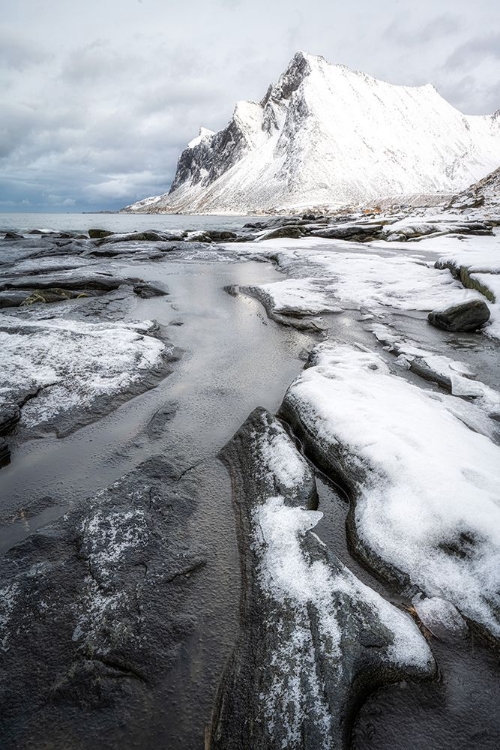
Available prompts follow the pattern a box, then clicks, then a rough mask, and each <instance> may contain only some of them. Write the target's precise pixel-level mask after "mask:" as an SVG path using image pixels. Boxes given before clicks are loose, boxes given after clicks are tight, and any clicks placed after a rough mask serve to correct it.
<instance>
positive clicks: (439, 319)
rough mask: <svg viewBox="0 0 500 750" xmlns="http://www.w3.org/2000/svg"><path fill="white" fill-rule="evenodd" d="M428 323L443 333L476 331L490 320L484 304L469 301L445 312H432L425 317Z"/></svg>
mask: <svg viewBox="0 0 500 750" xmlns="http://www.w3.org/2000/svg"><path fill="white" fill-rule="evenodd" d="M427 319H428V321H429V323H430V324H431V325H433V326H436V328H442V329H444V330H445V331H476V330H477V329H478V328H481V326H483V325H484V324H485V323H487V322H488V320H489V319H490V310H489V308H488V305H487V304H486V302H483V301H482V300H471V301H470V302H464V303H463V304H461V305H454V306H453V307H448V308H447V309H446V310H433V311H432V312H430V313H429V315H428V316H427Z"/></svg>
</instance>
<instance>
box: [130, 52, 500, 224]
mask: <svg viewBox="0 0 500 750" xmlns="http://www.w3.org/2000/svg"><path fill="white" fill-rule="evenodd" d="M499 164H500V110H499V111H498V112H496V113H495V114H494V115H491V116H465V115H462V114H461V113H460V112H459V111H458V110H456V109H454V108H453V107H452V106H451V105H450V104H448V102H446V101H445V100H444V99H443V98H442V97H441V96H440V95H439V94H438V92H437V91H436V89H435V88H434V87H433V86H431V85H426V86H418V87H405V86H396V85H393V84H390V83H385V82H384V81H378V80H376V79H375V78H372V77H370V76H367V75H365V74H363V73H359V72H352V71H351V70H349V69H348V68H346V67H345V66H343V65H331V64H329V63H328V62H326V60H324V58H322V57H315V56H313V55H308V54H305V53H302V52H299V53H297V54H296V55H295V57H294V58H293V60H292V61H291V63H290V65H289V66H288V68H287V70H286V71H285V73H284V74H283V75H282V76H281V78H280V79H279V81H278V83H277V84H276V85H274V86H270V88H269V90H268V92H267V94H266V96H265V97H264V99H263V100H262V101H261V102H260V103H258V104H257V103H255V102H238V104H237V105H236V109H235V111H234V115H233V118H232V120H231V121H230V123H229V125H228V126H227V128H225V129H224V130H221V131H220V132H218V133H215V134H211V132H210V131H207V130H205V129H202V130H201V132H200V135H199V136H198V138H195V139H194V140H193V141H191V143H190V144H189V146H188V148H187V149H185V151H184V152H183V153H182V154H181V156H180V159H179V162H178V166H177V173H176V175H175V179H174V181H173V183H172V187H171V189H170V192H169V193H168V194H165V195H162V196H159V197H156V198H148V199H146V200H145V201H140V202H139V203H135V204H133V205H132V206H129V207H127V209H125V210H128V211H154V212H162V211H165V212H186V213H200V212H201V213H203V212H213V213H217V212H222V213H231V212H236V213H251V212H265V211H274V210H287V209H300V208H306V207H313V206H329V207H335V206H341V205H346V204H357V203H364V202H367V201H372V200H374V199H378V198H383V197H387V196H398V195H410V194H416V193H436V192H454V191H458V190H462V189H464V188H465V187H467V186H468V185H470V184H471V183H472V182H475V181H477V180H478V179H481V178H482V177H484V176H485V175H486V174H488V172H491V171H492V170H493V169H496V168H497V167H498V165H499Z"/></svg>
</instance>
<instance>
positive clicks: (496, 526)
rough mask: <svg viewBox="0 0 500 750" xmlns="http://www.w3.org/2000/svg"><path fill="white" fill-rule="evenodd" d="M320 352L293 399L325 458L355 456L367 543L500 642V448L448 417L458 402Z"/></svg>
mask: <svg viewBox="0 0 500 750" xmlns="http://www.w3.org/2000/svg"><path fill="white" fill-rule="evenodd" d="M315 352H316V358H315V363H316V364H315V366H314V367H311V368H308V369H306V370H305V371H304V373H303V374H302V375H301V376H300V377H299V378H298V379H297V380H296V381H295V383H294V384H292V386H291V387H290V389H289V391H288V393H287V395H286V401H287V402H288V403H289V404H290V405H291V406H292V408H293V409H294V410H295V411H297V412H298V413H299V414H300V418H301V421H302V423H303V424H304V426H305V429H306V430H307V432H308V434H309V435H310V436H312V439H313V440H314V441H316V442H317V443H318V444H320V445H322V446H323V450H326V451H332V450H334V448H335V446H338V445H339V444H340V445H342V446H344V447H345V449H346V450H347V451H348V452H349V454H350V456H351V458H350V467H351V471H352V472H353V476H354V482H355V485H356V493H357V504H356V509H355V525H356V529H357V533H358V535H359V537H360V539H361V540H362V542H363V544H364V546H365V547H366V548H368V549H370V550H371V551H372V552H373V553H374V554H375V555H376V556H377V557H379V558H381V559H382V560H384V561H386V563H388V564H389V565H390V566H392V567H393V568H395V569H397V570H399V571H401V572H403V573H405V574H406V575H407V576H408V577H409V579H410V581H411V582H412V583H413V584H414V585H416V586H418V587H419V589H420V590H421V591H422V592H423V593H425V594H426V595H427V596H430V597H440V598H443V599H446V600H447V601H449V602H451V603H452V604H453V605H455V606H456V607H457V608H458V610H459V611H460V612H461V613H462V614H463V615H465V616H466V617H468V618H470V619H471V620H474V621H476V622H478V623H480V624H481V625H482V626H484V627H485V628H486V629H487V630H489V631H490V632H491V633H492V634H494V635H495V636H496V637H500V618H499V615H498V612H499V611H500V610H499V607H500V491H499V490H500V448H499V447H498V446H496V445H495V444H493V443H492V442H491V441H490V440H489V439H488V438H486V437H484V436H483V435H480V434H477V433H475V432H472V431H471V430H470V429H468V428H467V427H466V426H465V425H464V424H463V423H462V422H461V421H459V419H457V418H456V417H455V416H454V415H453V414H452V412H451V411H450V410H448V408H447V404H448V403H449V401H450V400H453V396H445V395H439V394H435V393H432V394H429V393H427V392H425V391H422V390H420V389H419V388H417V387H416V386H414V385H412V384H410V383H408V382H406V381H405V380H403V379H402V378H399V377H397V376H394V375H392V374H391V373H390V371H389V369H388V367H387V366H386V365H385V364H384V362H383V361H382V360H381V359H380V357H378V356H377V355H376V354H373V353H369V352H366V351H359V350H357V349H355V348H352V347H350V346H348V345H332V344H330V343H324V344H320V345H319V346H318V347H317V349H316V350H315ZM359 470H361V473H360V471H359ZM360 477H363V478H362V479H360Z"/></svg>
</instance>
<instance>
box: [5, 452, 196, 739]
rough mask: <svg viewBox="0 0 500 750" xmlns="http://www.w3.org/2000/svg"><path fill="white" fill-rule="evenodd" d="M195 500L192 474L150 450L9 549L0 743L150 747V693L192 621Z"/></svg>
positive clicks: (152, 695) (173, 658) (152, 699)
mask: <svg viewBox="0 0 500 750" xmlns="http://www.w3.org/2000/svg"><path fill="white" fill-rule="evenodd" d="M196 498H197V480H196V478H195V477H193V475H192V474H189V473H187V474H186V473H185V474H180V473H179V472H178V471H177V470H176V469H175V468H174V467H173V466H172V465H170V464H168V463H167V462H165V461H164V460H163V459H161V458H159V457H155V458H151V459H150V460H148V461H147V462H146V463H144V464H142V465H141V466H140V467H138V468H137V469H136V470H134V471H132V472H131V473H130V474H128V475H126V476H125V477H124V478H122V479H120V480H119V481H117V482H115V483H114V484H113V485H111V487H109V489H107V490H104V491H103V492H100V493H98V494H97V495H95V496H94V497H92V498H90V499H89V500H87V501H85V502H83V503H81V504H80V505H78V507H76V508H75V509H73V510H71V511H70V512H69V513H68V514H67V515H65V516H64V517H62V518H60V519H59V520H58V521H56V522H55V523H52V524H51V525H49V526H46V527H44V528H42V529H40V530H38V531H37V532H36V533H34V534H33V535H32V536H30V537H28V538H27V539H26V540H25V541H24V542H22V543H21V544H19V545H17V546H16V547H14V548H12V549H11V550H10V552H8V553H7V555H6V556H5V557H4V559H3V561H2V569H1V574H0V589H1V591H2V597H1V600H0V651H1V652H2V670H1V673H0V706H1V711H0V745H1V747H2V749H3V750H14V748H16V750H18V749H19V748H51V749H52V750H55V749H56V748H61V750H67V749H68V748H70V747H71V748H79V750H83V749H87V748H88V750H94V749H95V748H96V747H106V748H120V750H121V749H122V748H136V747H144V748H146V747H151V744H149V740H148V737H149V732H150V723H151V717H152V711H153V706H154V704H155V700H156V697H157V690H158V689H160V687H161V683H162V679H163V678H164V675H165V673H166V672H167V671H168V670H169V668H171V666H172V665H173V663H174V662H175V661H176V659H178V657H179V650H180V649H181V647H182V644H183V643H184V642H185V640H186V639H187V638H188V637H189V634H190V633H191V631H192V628H193V625H194V623H195V615H194V614H193V612H196V608H195V607H193V602H192V601H191V598H192V595H191V591H192V586H193V584H194V582H195V581H197V580H198V577H199V576H200V575H203V569H204V565H205V561H206V557H205V552H204V550H203V549H202V548H201V547H200V546H199V544H198V543H197V542H196V541H195V540H194V539H193V536H192V529H191V526H190V519H191V516H192V514H193V512H194V509H195V506H196ZM190 597H191V598H190ZM169 711H170V712H172V711H175V707H174V706H168V705H167V706H165V718H164V720H165V721H166V722H168V714H169ZM155 718H156V721H158V718H157V717H155Z"/></svg>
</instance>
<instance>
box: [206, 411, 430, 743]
mask: <svg viewBox="0 0 500 750" xmlns="http://www.w3.org/2000/svg"><path fill="white" fill-rule="evenodd" d="M221 456H222V458H223V460H224V461H225V463H226V464H227V465H228V467H229V469H230V471H231V475H232V480H233V488H234V504H235V513H236V521H237V531H238V537H239V546H240V559H241V568H242V577H243V595H242V601H241V610H240V611H241V632H240V637H239V640H238V643H237V646H236V649H235V652H234V654H233V657H232V659H231V660H230V662H229V665H228V667H227V670H226V673H225V675H224V678H223V680H222V683H221V686H220V690H219V695H218V701H217V704H216V708H215V711H214V717H213V723H212V727H211V730H210V741H209V744H208V747H210V748H211V750H249V749H250V748H255V749H256V750H257V748H262V749H264V748H266V750H274V749H275V748H276V750H278V748H280V749H281V748H287V749H288V750H298V749H301V750H302V749H306V748H307V750H327V749H328V750H333V749H335V750H337V749H338V750H340V749H341V748H346V747H347V741H348V735H349V730H350V726H351V721H352V718H353V714H354V711H355V707H356V705H357V703H358V702H359V701H360V699H361V698H362V697H363V696H364V695H365V694H366V693H367V692H369V691H371V690H372V689H374V688H375V687H376V686H377V685H380V684H382V683H384V682H389V681H393V680H399V679H405V678H408V677H424V676H430V675H432V674H433V672H434V662H433V659H432V656H431V653H430V651H429V648H428V646H427V644H426V642H425V640H424V638H423V637H422V636H421V634H420V632H419V630H418V628H417V627H416V625H415V624H414V623H413V622H412V620H411V618H410V617H409V616H408V615H406V614H404V613H403V612H401V611H400V610H398V609H396V608H395V607H394V606H392V605H391V604H389V603H388V602H386V601H385V600H384V599H382V598H381V597H380V596H379V595H378V594H376V593H375V592H374V591H372V590H371V589H369V588H368V587H366V586H364V585H363V584H362V583H361V582H360V581H359V580H358V579H356V578H355V576H354V575H353V574H352V573H351V572H350V571H349V570H348V569H347V568H346V567H345V566H344V565H343V564H342V563H341V562H340V561H339V560H338V559H337V558H336V557H335V555H333V554H332V552H331V551H329V550H328V549H327V548H326V547H325V545H323V543H322V542H321V541H320V540H319V539H318V538H317V537H316V536H315V535H314V534H312V533H311V532H310V529H311V528H313V527H314V526H315V525H316V523H317V522H318V520H319V519H320V517H321V514H320V513H318V512H317V511H316V510H315V508H316V507H317V495H316V488H315V481H314V476H313V475H312V473H311V470H310V469H309V466H308V463H307V462H306V460H305V459H304V458H303V457H302V456H301V454H300V453H299V452H298V451H297V449H296V447H295V445H294V443H293V441H292V440H291V439H290V438H289V437H288V435H287V433H286V432H285V430H284V429H283V426H282V425H281V423H280V422H279V421H278V420H276V419H275V418H274V417H272V416H271V415H270V414H269V413H268V412H266V411H265V410H264V409H256V410H255V411H254V412H253V413H252V414H251V415H250V417H249V418H248V420H247V421H246V422H245V424H244V425H243V426H242V427H241V429H240V430H239V431H238V432H237V433H236V435H235V436H234V438H233V439H232V440H231V441H230V442H229V443H228V445H226V447H225V448H224V449H223V451H222V454H221Z"/></svg>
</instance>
